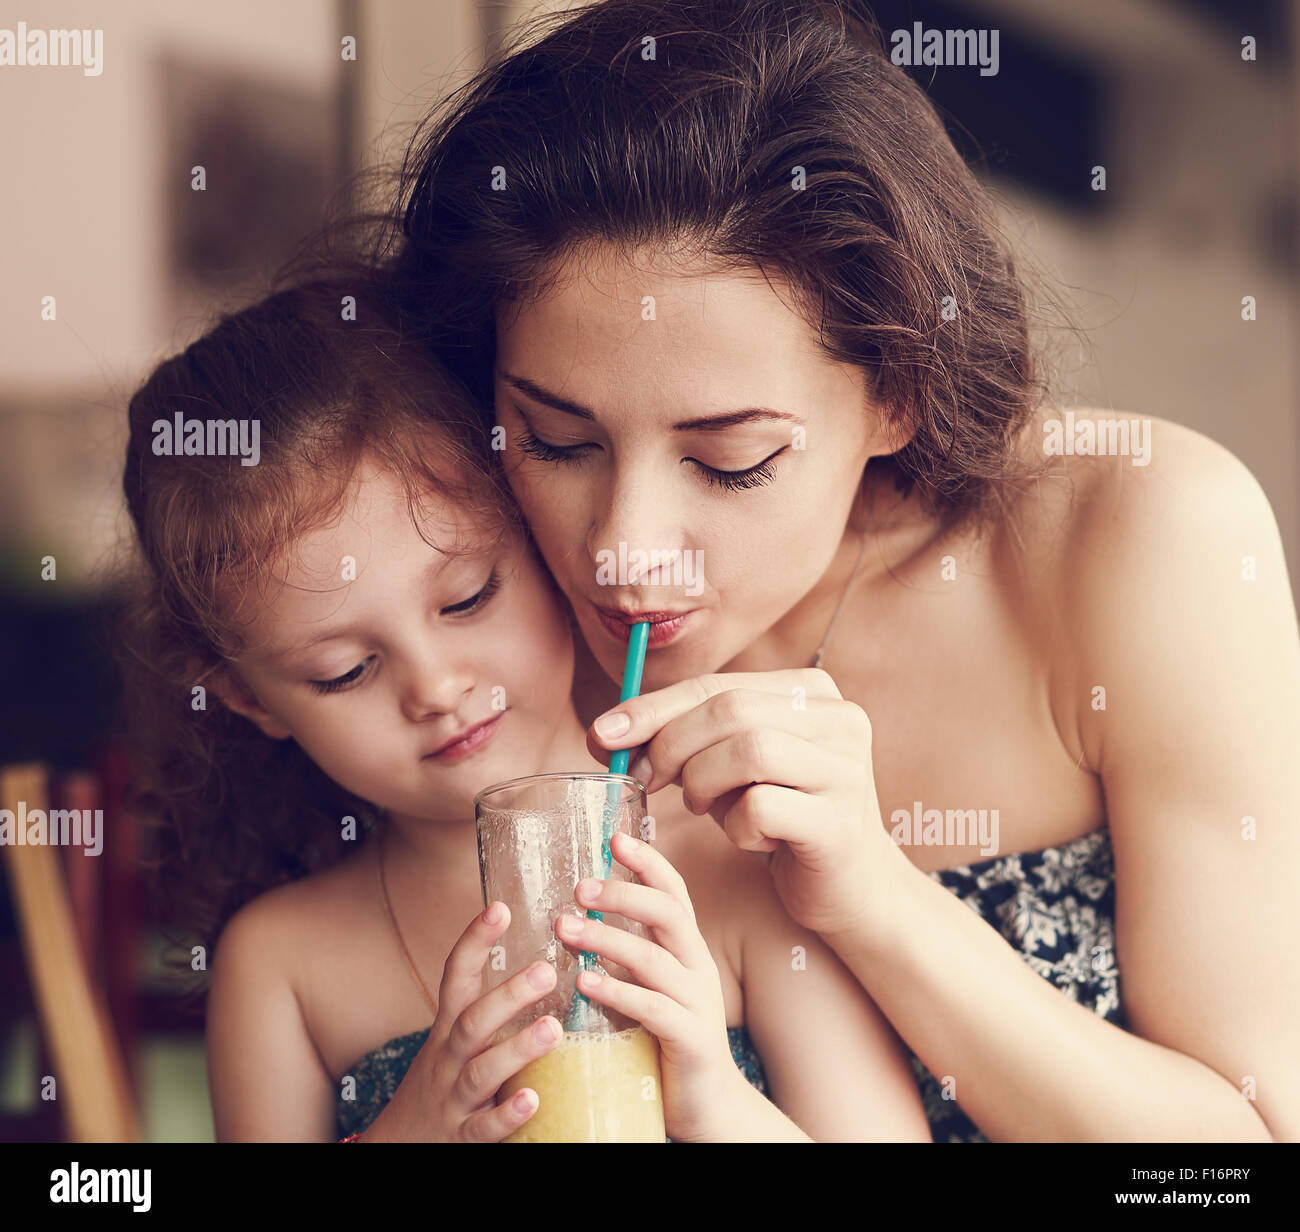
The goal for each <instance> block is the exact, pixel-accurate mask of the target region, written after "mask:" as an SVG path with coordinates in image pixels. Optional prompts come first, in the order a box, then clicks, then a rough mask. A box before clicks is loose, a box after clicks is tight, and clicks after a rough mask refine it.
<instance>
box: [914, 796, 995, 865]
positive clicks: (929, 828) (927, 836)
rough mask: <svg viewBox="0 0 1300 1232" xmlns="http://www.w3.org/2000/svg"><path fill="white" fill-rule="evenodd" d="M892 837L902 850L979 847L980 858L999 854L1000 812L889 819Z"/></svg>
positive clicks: (921, 812)
mask: <svg viewBox="0 0 1300 1232" xmlns="http://www.w3.org/2000/svg"><path fill="white" fill-rule="evenodd" d="M889 821H890V831H889V836H890V838H892V839H893V840H894V842H895V843H897V844H898V845H899V846H900V847H978V848H979V849H980V855H983V856H994V855H997V853H998V810H997V809H946V810H945V809H937V808H929V809H922V807H921V802H920V800H916V801H913V803H912V807H911V809H910V810H909V809H904V808H899V809H895V810H894V811H893V812H892V813H890V815H889Z"/></svg>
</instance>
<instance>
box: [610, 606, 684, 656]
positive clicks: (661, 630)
mask: <svg viewBox="0 0 1300 1232" xmlns="http://www.w3.org/2000/svg"><path fill="white" fill-rule="evenodd" d="M592 607H593V609H594V610H595V612H596V615H597V616H598V617H599V618H600V623H601V624H602V625H604V626H605V629H606V631H607V632H608V633H609V635H610V636H611V637H614V638H617V639H618V640H619V641H620V642H627V641H628V640H629V639H630V638H631V636H632V626H633V624H635V623H636V621H634V620H630V619H628V618H626V617H623V618H620V617H618V616H611V615H610V614H609V612H608V611H607V610H606V609H605V608H601V607H596V605H595V604H594V603H593V604H592ZM699 610H700V609H699V608H692V609H691V610H690V611H689V612H680V613H678V614H677V615H676V616H672V617H669V618H668V619H666V620H660V619H656V620H652V621H651V622H650V628H649V630H648V632H647V636H646V647H647V648H648V649H650V650H658V649H659V648H660V647H661V646H667V645H668V644H669V643H670V642H675V641H676V640H677V639H678V638H679V637H680V636H681V634H682V630H683V629H685V628H686V626H687V624H688V623H689V622H690V619H691V617H692V616H694V615H695V613H696V612H698V611H699ZM662 615H665V616H666V615H667V613H662Z"/></svg>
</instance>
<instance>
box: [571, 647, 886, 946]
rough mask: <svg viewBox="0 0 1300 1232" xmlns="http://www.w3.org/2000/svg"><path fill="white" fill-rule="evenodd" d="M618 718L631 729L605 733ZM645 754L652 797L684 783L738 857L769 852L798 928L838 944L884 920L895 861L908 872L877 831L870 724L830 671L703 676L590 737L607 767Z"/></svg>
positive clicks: (640, 773) (630, 707)
mask: <svg viewBox="0 0 1300 1232" xmlns="http://www.w3.org/2000/svg"><path fill="white" fill-rule="evenodd" d="M619 714H624V715H627V716H628V718H629V719H630V720H631V723H630V726H628V727H627V728H626V730H624V731H622V732H616V730H615V729H611V728H608V727H606V720H608V719H610V718H611V717H613V716H617V715H619ZM616 726H617V725H616ZM639 745H647V746H648V747H647V748H645V749H644V750H643V751H642V756H641V757H640V758H637V759H635V760H634V761H633V763H632V766H631V768H630V770H629V773H630V774H631V775H632V777H633V778H637V779H640V780H641V782H643V783H644V784H645V786H646V791H647V793H649V792H654V791H657V790H659V789H660V788H662V787H665V786H667V785H668V784H669V783H678V784H680V786H681V788H682V799H683V802H684V804H685V805H686V807H687V808H688V809H689V810H690V811H691V812H692V813H695V814H697V815H699V814H703V813H709V814H710V815H711V816H712V817H713V818H714V820H715V821H717V822H719V823H720V824H721V825H722V828H723V829H724V830H725V831H726V834H727V837H728V838H730V839H731V841H732V842H733V843H735V844H736V846H737V847H739V848H741V849H742V850H744V851H768V852H772V853H773V854H772V857H771V861H770V862H771V867H772V875H773V878H774V882H775V885H776V889H777V893H778V894H780V896H781V901H782V902H783V903H784V904H785V908H786V910H787V911H788V912H789V914H790V917H791V919H793V920H795V921H796V923H799V924H802V925H803V926H804V927H805V928H809V929H812V930H813V931H814V932H817V933H821V934H822V935H823V936H833V935H835V934H839V933H848V932H854V931H856V930H860V929H863V928H864V927H866V925H867V923H868V922H869V921H870V920H872V919H883V918H885V913H886V912H887V906H886V903H887V899H888V891H889V887H890V885H891V884H893V883H892V882H891V878H892V877H894V876H897V875H899V874H900V873H901V872H902V871H903V870H902V869H901V868H900V867H899V861H901V862H902V864H903V865H907V867H908V868H909V869H910V868H911V865H910V864H908V861H907V857H906V856H904V855H903V853H902V852H901V851H899V849H898V847H897V845H896V844H894V843H893V842H892V841H891V840H890V838H889V836H888V834H887V833H886V832H885V829H884V826H883V824H882V822H881V818H880V805H879V802H878V801H877V799H876V785H875V779H874V775H873V773H872V768H871V723H870V720H868V718H867V715H866V712H865V711H864V710H863V709H862V708H861V707H860V706H857V705H855V704H854V703H853V702H849V701H845V700H844V698H842V697H841V696H840V692H839V689H837V688H836V687H835V682H834V680H832V679H831V677H830V676H829V675H828V674H827V673H826V672H824V671H822V670H821V669H819V668H807V669H802V670H794V671H772V672H745V673H739V672H738V673H722V674H715V675H711V676H697V677H694V678H693V679H690V680H683V681H680V682H679V683H677V684H673V685H669V686H668V687H667V688H664V689H658V690H656V691H655V692H653V693H646V694H644V695H643V696H641V697H636V698H632V699H630V700H628V701H624V702H619V704H618V705H617V706H615V707H614V708H612V709H611V710H609V711H608V712H607V713H606V714H604V715H602V716H600V718H598V719H597V720H596V721H595V722H594V723H593V724H592V728H591V731H590V733H589V734H588V737H587V746H588V748H589V749H590V750H591V752H592V754H593V755H594V756H599V757H601V758H602V759H604V758H606V757H608V750H611V749H620V748H633V747H636V746H639Z"/></svg>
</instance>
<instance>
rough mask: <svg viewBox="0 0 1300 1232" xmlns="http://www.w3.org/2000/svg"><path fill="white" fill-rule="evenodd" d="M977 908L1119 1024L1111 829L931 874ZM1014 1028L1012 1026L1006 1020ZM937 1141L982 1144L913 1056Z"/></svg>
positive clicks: (1034, 962) (1037, 964) (1034, 961)
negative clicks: (1035, 849)
mask: <svg viewBox="0 0 1300 1232" xmlns="http://www.w3.org/2000/svg"><path fill="white" fill-rule="evenodd" d="M930 876H931V877H933V878H935V879H936V880H937V881H939V882H940V883H941V884H943V885H944V886H946V887H947V888H948V889H949V890H951V891H952V892H953V893H954V894H956V895H957V897H958V898H960V899H961V900H962V902H964V903H965V904H966V905H967V906H968V907H969V908H970V909H971V910H972V911H975V912H977V913H978V914H979V915H980V916H982V917H983V918H984V919H985V920H986V921H987V922H988V923H989V924H991V925H992V926H993V927H994V928H995V929H997V931H998V932H999V933H1001V934H1002V936H1003V937H1004V938H1006V940H1007V941H1008V942H1009V943H1010V945H1011V948H1012V949H1014V950H1015V951H1016V952H1017V953H1019V955H1020V956H1021V958H1023V959H1024V960H1025V962H1027V963H1028V964H1029V965H1030V967H1032V968H1033V969H1034V970H1035V971H1037V972H1038V974H1039V975H1041V976H1042V977H1043V978H1044V979H1045V980H1048V981H1050V982H1051V983H1052V984H1055V985H1056V987H1057V988H1058V989H1060V991H1061V992H1062V993H1064V994H1065V995H1066V996H1067V997H1069V998H1070V1000H1072V1001H1077V1002H1079V1004H1080V1005H1083V1006H1086V1007H1087V1008H1088V1009H1090V1010H1092V1012H1093V1013H1094V1014H1097V1015H1098V1016H1100V1017H1102V1018H1105V1019H1106V1020H1107V1021H1109V1022H1113V1023H1115V1024H1116V1025H1117V1026H1121V1027H1123V1026H1124V1025H1125V1023H1124V1014H1123V1008H1122V1006H1121V1004H1120V989H1119V968H1118V967H1117V966H1116V963H1115V872H1114V860H1113V857H1112V852H1111V845H1110V831H1109V829H1106V828H1104V827H1103V828H1102V829H1100V830H1094V831H1093V832H1092V833H1091V834H1085V835H1083V837H1082V838H1077V839H1074V840H1073V841H1072V842H1069V843H1063V844H1062V845H1061V846H1059V847H1045V848H1043V850H1042V851H1027V852H1020V853H1018V854H1017V855H1010V856H995V857H994V858H993V859H991V860H982V861H980V862H979V863H978V864H966V865H962V866H961V867H959V868H946V869H943V870H941V871H939V872H934V873H931V874H930ZM1009 1029H1010V1030H1015V1024H1014V1023H1011V1024H1009ZM911 1062H912V1071H913V1073H914V1074H915V1075H916V1080H917V1084H918V1085H919V1087H920V1090H921V1099H922V1101H923V1103H924V1105H925V1115H926V1118H927V1119H928V1120H929V1122H930V1131H931V1134H932V1135H933V1137H934V1141H935V1142H987V1141H988V1138H986V1137H985V1136H984V1134H982V1133H981V1132H980V1130H979V1128H978V1126H976V1124H975V1123H974V1122H973V1121H972V1120H971V1119H970V1118H969V1117H968V1116H967V1115H966V1114H965V1113H964V1112H963V1111H962V1109H961V1105H960V1104H959V1103H958V1102H957V1101H956V1100H955V1099H953V1098H952V1097H951V1095H950V1094H949V1095H946V1094H945V1090H944V1087H943V1086H941V1084H940V1083H939V1082H938V1081H937V1080H936V1078H935V1076H934V1075H933V1074H932V1073H930V1071H929V1070H928V1069H926V1067H925V1066H924V1065H923V1064H922V1063H921V1061H920V1059H919V1058H918V1057H917V1056H916V1055H915V1054H912V1056H911Z"/></svg>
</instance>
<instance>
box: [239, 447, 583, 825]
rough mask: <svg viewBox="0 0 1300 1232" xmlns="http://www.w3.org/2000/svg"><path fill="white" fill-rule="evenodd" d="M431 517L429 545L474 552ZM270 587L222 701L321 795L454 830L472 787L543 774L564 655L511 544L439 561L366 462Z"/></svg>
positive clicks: (560, 620)
mask: <svg viewBox="0 0 1300 1232" xmlns="http://www.w3.org/2000/svg"><path fill="white" fill-rule="evenodd" d="M429 513H430V518H429V522H428V524H427V525H426V533H428V535H429V538H430V539H432V540H433V541H434V542H435V543H445V544H448V545H449V546H455V545H456V544H458V543H459V544H461V545H464V544H467V543H468V544H472V543H473V542H474V535H473V529H474V528H473V527H472V526H471V525H470V524H469V523H468V522H467V521H465V520H463V519H461V518H458V517H457V515H456V512H455V510H454V509H452V508H451V507H450V506H448V505H447V504H446V502H436V503H431V504H430V505H429ZM458 531H459V532H460V534H459V535H458V534H457V532H458ZM478 538H479V540H480V541H482V542H484V544H485V545H487V544H490V542H491V540H490V538H485V537H484V536H482V535H480V536H478ZM275 574H276V577H277V578H278V579H280V580H282V581H283V583H284V584H283V585H277V584H276V583H274V582H273V583H271V584H270V586H269V587H268V589H267V593H266V595H265V598H264V601H263V602H262V604H261V606H260V608H259V609H258V611H257V614H256V619H255V621H254V623H253V625H252V627H251V628H250V629H249V630H248V634H247V640H246V644H247V646H248V650H247V652H246V653H245V654H243V655H241V657H240V658H239V659H238V660H237V662H236V663H235V664H234V667H235V670H236V673H237V676H238V678H239V682H242V685H243V686H246V688H244V689H243V690H242V692H243V693H244V694H245V696H244V697H243V700H242V702H241V701H240V699H239V697H238V696H237V695H238V694H239V693H240V692H241V689H240V684H239V683H238V682H237V683H236V684H235V686H234V692H235V694H236V696H235V697H234V698H233V699H231V698H228V699H227V700H228V702H232V708H234V709H236V710H239V711H240V712H241V713H245V714H247V715H248V717H250V718H252V719H253V720H254V721H255V722H257V723H258V725H259V726H260V727H261V728H262V730H263V731H264V732H266V733H267V734H268V735H270V736H272V737H276V738H284V737H286V736H292V737H293V739H295V740H296V741H297V742H298V743H299V745H301V746H302V748H303V750H304V751H305V752H306V753H307V754H308V756H310V757H311V759H312V760H313V761H314V762H315V763H316V764H317V765H318V766H320V768H321V769H322V770H323V771H324V772H325V773H326V774H327V775H329V776H330V778H332V779H333V780H334V781H335V782H337V783H339V784H340V785H341V786H343V787H345V788H347V789H348V790H349V791H352V792H355V793H356V794H357V795H359V796H361V797H362V798H364V799H366V800H369V801H371V802H372V803H374V804H377V805H379V806H380V807H382V808H386V809H391V810H394V811H396V812H399V813H401V814H404V815H407V816H412V817H419V818H426V819H432V820H464V819H465V818H466V817H467V816H472V815H473V797H474V794H475V793H476V792H477V791H480V790H481V789H482V788H484V787H486V786H488V785H489V784H492V783H495V782H499V781H500V780H502V779H509V778H514V777H516V776H519V775H523V774H531V773H534V772H536V771H540V770H546V769H552V768H553V766H552V765H551V763H550V757H549V750H550V747H551V745H552V744H553V743H554V741H555V740H556V737H557V733H559V732H561V731H563V730H565V728H564V722H563V720H564V717H565V716H566V714H568V713H569V711H570V703H569V690H570V688H571V685H572V676H573V642H572V637H571V634H570V631H569V627H568V623H567V620H566V619H565V616H564V613H563V607H562V603H561V601H560V597H559V595H558V594H557V593H556V592H555V590H554V588H553V586H552V585H551V582H550V578H549V576H548V575H547V573H546V571H545V569H544V568H543V567H542V566H541V564H540V562H538V561H537V560H536V558H535V556H534V555H533V554H532V552H531V551H530V550H529V549H528V548H527V546H526V545H525V544H523V543H521V542H519V541H508V542H507V543H506V544H505V545H503V546H502V547H500V548H497V549H495V550H484V551H483V552H481V553H479V554H474V555H467V556H449V555H443V554H441V553H440V552H438V551H437V550H435V549H434V548H433V547H431V546H430V545H429V544H428V543H426V542H425V541H424V539H423V538H421V536H420V533H419V531H418V530H417V528H416V526H415V524H414V523H413V522H412V519H411V515H410V513H409V511H408V507H407V502H406V496H405V491H404V489H403V487H402V485H401V483H400V481H399V480H398V479H397V478H396V477H395V476H394V475H393V474H392V473H391V472H389V471H387V470H385V469H382V468H381V467H379V466H378V465H377V464H373V463H370V464H363V465H362V467H361V468H359V471H358V475H357V478H356V479H355V481H354V483H353V485H352V487H351V489H350V492H349V495H348V498H347V501H346V504H345V505H344V508H343V510H342V514H341V516H340V517H339V519H338V520H337V521H336V522H335V523H334V524H332V525H328V526H326V527H323V528H321V529H319V530H315V531H312V532H310V533H308V534H306V535H304V536H303V537H302V538H301V539H300V540H299V541H298V542H297V543H296V544H295V545H294V547H293V549H292V550H291V551H289V552H287V553H286V554H285V556H284V558H283V559H282V561H281V562H279V563H278V564H277V566H276V568H275ZM248 694H251V695H252V696H251V698H250V697H249V696H247V695H248ZM485 722H487V723H488V726H487V727H486V728H480V725H481V724H483V723H485ZM570 725H571V726H575V727H576V720H575V721H574V722H573V723H571V724H570ZM475 728H479V730H478V733H477V736H476V737H475V738H474V739H472V740H469V741H467V742H465V743H460V744H457V743H454V742H455V741H456V740H457V738H458V737H462V736H465V735H466V733H467V732H469V731H470V729H475Z"/></svg>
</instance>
